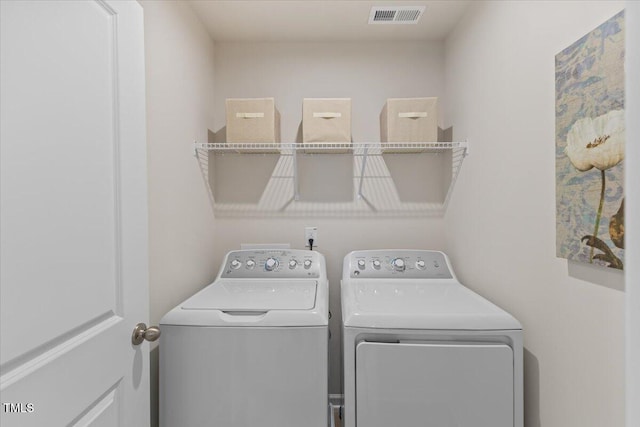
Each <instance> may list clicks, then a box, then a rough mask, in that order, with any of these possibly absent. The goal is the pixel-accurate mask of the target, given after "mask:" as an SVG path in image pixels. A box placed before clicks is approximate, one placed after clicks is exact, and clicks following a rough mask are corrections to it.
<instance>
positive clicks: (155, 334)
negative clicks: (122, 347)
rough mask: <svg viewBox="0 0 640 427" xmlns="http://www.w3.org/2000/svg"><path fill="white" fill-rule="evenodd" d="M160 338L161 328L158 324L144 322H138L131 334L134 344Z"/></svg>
mask: <svg viewBox="0 0 640 427" xmlns="http://www.w3.org/2000/svg"><path fill="white" fill-rule="evenodd" d="M158 338H160V329H159V328H158V327H157V326H149V327H148V328H147V325H146V324H144V323H138V324H137V325H136V327H135V328H133V334H132V335H131V342H132V343H133V345H140V344H142V341H144V340H147V341H155V340H157V339H158Z"/></svg>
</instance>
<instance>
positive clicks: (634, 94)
mask: <svg viewBox="0 0 640 427" xmlns="http://www.w3.org/2000/svg"><path fill="white" fill-rule="evenodd" d="M626 6H627V7H626V12H625V14H626V19H627V35H626V36H627V38H626V40H627V49H626V55H627V57H626V59H627V64H626V65H627V68H626V73H627V81H626V85H627V104H626V107H627V147H626V149H627V152H626V160H625V162H626V164H625V167H626V173H627V177H626V178H627V180H626V185H627V196H626V202H625V203H626V204H625V208H626V210H627V212H626V214H625V215H626V219H627V223H626V229H625V232H626V235H625V239H626V257H627V270H626V283H628V286H627V375H626V376H627V427H635V426H638V425H640V405H638V402H640V287H639V285H640V121H638V117H640V82H638V76H639V75H640V2H637V1H627V4H626Z"/></svg>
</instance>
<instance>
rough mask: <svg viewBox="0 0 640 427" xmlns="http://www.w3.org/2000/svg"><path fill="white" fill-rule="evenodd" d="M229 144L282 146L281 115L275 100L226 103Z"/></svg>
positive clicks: (229, 101)
mask: <svg viewBox="0 0 640 427" xmlns="http://www.w3.org/2000/svg"><path fill="white" fill-rule="evenodd" d="M226 110H227V142H228V143H242V142H249V143H272V144H274V147H276V148H277V147H278V146H279V144H280V113H279V112H278V110H277V109H276V106H275V100H274V99H273V98H232V99H227V101H226Z"/></svg>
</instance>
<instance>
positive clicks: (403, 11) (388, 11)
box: [369, 6, 426, 24]
mask: <svg viewBox="0 0 640 427" xmlns="http://www.w3.org/2000/svg"><path fill="white" fill-rule="evenodd" d="M425 8H426V6H387V7H372V8H371V13H370V14H369V24H415V23H417V22H418V20H419V19H420V17H421V16H422V14H423V13H424V10H425Z"/></svg>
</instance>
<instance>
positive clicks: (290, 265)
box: [289, 259, 298, 270]
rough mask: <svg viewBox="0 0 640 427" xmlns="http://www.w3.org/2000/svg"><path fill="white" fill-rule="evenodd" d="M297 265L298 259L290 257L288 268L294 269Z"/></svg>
mask: <svg viewBox="0 0 640 427" xmlns="http://www.w3.org/2000/svg"><path fill="white" fill-rule="evenodd" d="M297 266H298V261H296V260H295V259H292V260H291V261H289V268H290V269H292V270H293V269H294V268H296V267H297Z"/></svg>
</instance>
